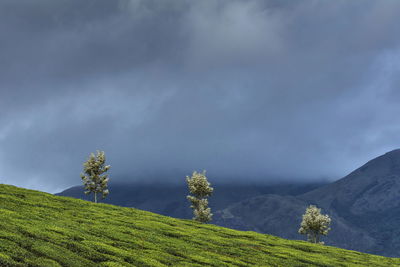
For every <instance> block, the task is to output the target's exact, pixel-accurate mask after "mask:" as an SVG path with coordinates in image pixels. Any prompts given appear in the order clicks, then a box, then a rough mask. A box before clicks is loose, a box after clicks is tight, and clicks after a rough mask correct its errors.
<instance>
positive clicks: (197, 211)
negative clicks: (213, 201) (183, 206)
mask: <svg viewBox="0 0 400 267" xmlns="http://www.w3.org/2000/svg"><path fill="white" fill-rule="evenodd" d="M186 182H187V184H188V187H189V191H190V193H191V194H192V195H193V196H190V195H189V196H187V198H188V200H189V201H190V202H191V203H192V205H191V206H190V207H191V208H192V209H193V214H194V217H193V219H194V220H196V221H199V222H202V223H206V222H209V221H211V219H212V213H211V209H210V208H209V207H208V200H207V197H209V196H210V195H211V194H212V192H213V191H214V189H213V188H212V187H210V183H209V182H208V181H207V177H206V171H203V173H198V172H196V171H194V172H193V174H192V177H189V176H186Z"/></svg>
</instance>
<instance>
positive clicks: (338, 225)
mask: <svg viewBox="0 0 400 267" xmlns="http://www.w3.org/2000/svg"><path fill="white" fill-rule="evenodd" d="M310 204H316V205H317V206H318V207H321V208H322V211H323V213H327V214H329V215H330V216H331V217H332V227H331V228H332V230H331V232H330V233H329V235H328V236H327V237H326V238H325V242H326V243H327V244H329V245H333V246H338V247H342V248H346V249H354V250H358V251H363V252H368V253H374V254H379V255H385V256H392V257H394V256H396V257H398V256H400V150H399V149H397V150H393V151H391V152H388V153H386V154H384V155H382V156H380V157H377V158H375V159H373V160H371V161H369V162H367V163H366V164H365V165H363V166H362V167H360V168H358V169H357V170H355V171H353V172H352V173H350V174H349V175H347V176H346V177H344V178H342V179H340V180H338V181H336V182H334V183H331V184H328V185H325V186H322V187H320V188H317V189H315V190H312V191H310V192H307V193H304V194H301V195H298V196H296V197H287V196H274V195H264V196H258V197H255V198H250V199H247V200H244V201H240V202H238V203H235V204H232V205H230V206H229V207H227V208H225V209H223V210H222V211H219V212H217V214H215V216H214V219H215V223H216V224H218V225H223V226H226V227H232V228H235V229H247V230H254V231H257V232H261V233H269V234H274V235H278V236H281V237H285V238H291V239H297V238H299V236H300V235H299V234H298V233H297V230H298V228H299V225H300V221H301V215H302V214H303V213H304V211H305V209H306V207H307V206H308V205H310Z"/></svg>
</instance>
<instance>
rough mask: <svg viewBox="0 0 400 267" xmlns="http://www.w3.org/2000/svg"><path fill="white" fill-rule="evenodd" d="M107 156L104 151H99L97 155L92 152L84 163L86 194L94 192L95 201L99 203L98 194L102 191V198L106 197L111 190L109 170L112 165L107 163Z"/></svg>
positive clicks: (82, 174)
mask: <svg viewBox="0 0 400 267" xmlns="http://www.w3.org/2000/svg"><path fill="white" fill-rule="evenodd" d="M105 162H106V156H105V153H104V151H98V150H97V155H94V153H91V154H90V156H89V159H88V160H87V161H86V162H85V163H84V164H83V171H84V173H81V178H82V181H83V184H84V186H85V189H86V191H85V194H90V193H93V194H94V202H95V203H97V194H99V193H101V194H102V198H105V197H106V196H107V195H108V194H109V191H108V189H107V187H108V185H107V183H108V180H109V178H108V174H104V173H105V172H107V171H108V170H109V169H110V168H111V166H110V165H105Z"/></svg>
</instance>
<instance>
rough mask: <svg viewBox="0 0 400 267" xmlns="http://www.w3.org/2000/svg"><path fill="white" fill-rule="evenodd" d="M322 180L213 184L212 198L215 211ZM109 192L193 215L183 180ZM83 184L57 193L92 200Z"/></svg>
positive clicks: (128, 203) (117, 199)
mask: <svg viewBox="0 0 400 267" xmlns="http://www.w3.org/2000/svg"><path fill="white" fill-rule="evenodd" d="M322 185H323V184H322V183H309V184H305V183H303V184H275V185H265V184H253V185H245V184H213V185H212V186H213V187H214V193H213V195H212V196H211V197H210V199H209V203H210V207H211V208H212V211H213V212H214V211H217V210H220V209H224V208H226V207H228V206H229V205H231V204H233V203H236V202H239V201H241V200H244V199H247V198H250V197H254V196H258V195H263V194H279V195H298V194H302V193H304V192H307V191H310V190H312V189H315V188H317V187H320V186H322ZM109 188H110V195H109V196H108V197H107V198H106V199H104V200H103V202H104V203H109V204H114V205H119V206H124V207H135V208H138V209H142V210H147V211H151V212H155V213H158V214H162V215H167V216H171V217H175V218H183V219H189V218H192V217H193V214H192V210H191V209H190V208H189V206H190V204H189V202H188V200H187V199H186V196H187V195H188V193H189V192H188V189H187V186H186V184H185V181H183V184H182V185H174V184H140V183H134V182H132V183H126V184H120V183H110V186H109ZM83 192H84V189H83V187H82V186H76V187H72V188H69V189H67V190H65V191H63V192H61V193H58V194H56V195H59V196H70V197H75V198H80V199H85V200H92V196H88V195H85V194H84V193H83Z"/></svg>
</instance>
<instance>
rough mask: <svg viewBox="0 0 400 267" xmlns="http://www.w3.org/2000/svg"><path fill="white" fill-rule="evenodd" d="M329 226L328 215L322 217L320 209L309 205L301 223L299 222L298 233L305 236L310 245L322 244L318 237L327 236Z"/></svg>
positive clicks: (329, 219)
mask: <svg viewBox="0 0 400 267" xmlns="http://www.w3.org/2000/svg"><path fill="white" fill-rule="evenodd" d="M330 224H331V218H329V216H328V215H322V214H321V209H319V208H317V207H316V206H314V205H310V206H309V207H308V208H307V209H306V212H305V214H304V215H303V221H302V222H301V225H300V229H299V233H300V234H302V235H307V239H308V241H309V242H311V243H318V244H323V242H320V241H319V239H320V235H327V234H328V232H329V230H331V229H330V228H329V225H330Z"/></svg>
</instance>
